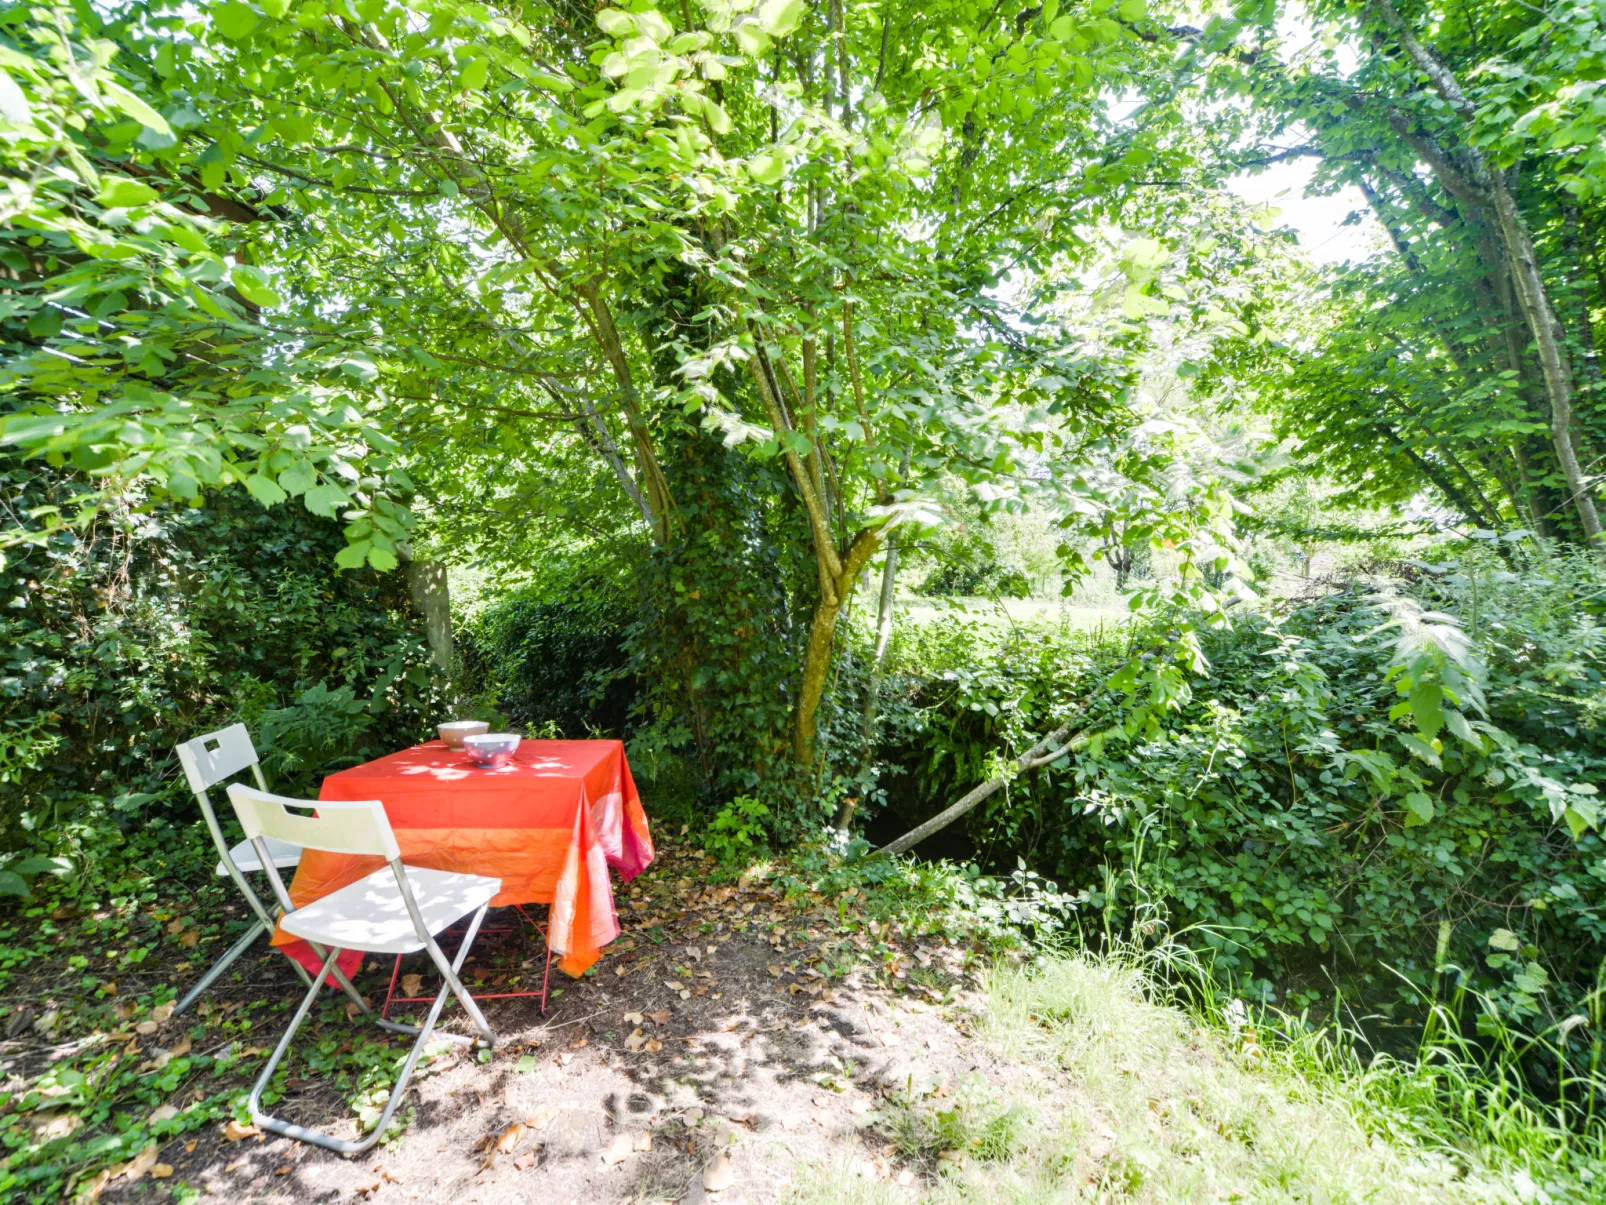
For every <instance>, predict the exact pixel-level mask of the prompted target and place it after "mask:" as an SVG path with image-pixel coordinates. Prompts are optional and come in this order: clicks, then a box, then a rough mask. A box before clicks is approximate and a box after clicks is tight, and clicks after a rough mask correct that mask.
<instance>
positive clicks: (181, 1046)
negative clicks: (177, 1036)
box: [166, 1038, 195, 1059]
mask: <svg viewBox="0 0 1606 1205" xmlns="http://www.w3.org/2000/svg"><path fill="white" fill-rule="evenodd" d="M194 1046H195V1043H194V1042H192V1041H190V1040H189V1039H188V1038H185V1039H184V1040H183V1041H182V1042H180V1043H178V1045H176V1046H169V1047H168V1048H167V1050H166V1054H167V1055H168V1057H169V1058H175V1059H176V1058H178V1057H179V1055H181V1054H188V1053H189V1052H190V1051H191V1050H192V1049H193V1048H194Z"/></svg>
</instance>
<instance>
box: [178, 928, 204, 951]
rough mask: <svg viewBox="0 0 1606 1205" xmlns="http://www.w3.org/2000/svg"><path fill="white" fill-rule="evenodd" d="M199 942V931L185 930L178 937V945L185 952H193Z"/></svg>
mask: <svg viewBox="0 0 1606 1205" xmlns="http://www.w3.org/2000/svg"><path fill="white" fill-rule="evenodd" d="M200 940H201V931H200V930H199V929H187V930H185V931H184V932H183V933H180V934H179V935H178V944H179V945H181V946H183V947H184V948H185V949H186V950H193V949H194V948H195V946H196V944H197V943H198V942H200Z"/></svg>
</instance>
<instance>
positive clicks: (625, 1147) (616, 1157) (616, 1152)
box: [602, 1134, 636, 1167]
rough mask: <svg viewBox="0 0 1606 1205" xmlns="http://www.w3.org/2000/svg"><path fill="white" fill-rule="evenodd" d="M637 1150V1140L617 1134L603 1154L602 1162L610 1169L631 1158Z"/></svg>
mask: <svg viewBox="0 0 1606 1205" xmlns="http://www.w3.org/2000/svg"><path fill="white" fill-rule="evenodd" d="M635 1149H636V1140H635V1139H634V1138H633V1137H632V1136H631V1135H630V1134H617V1135H615V1136H614V1140H613V1141H612V1142H610V1143H609V1144H608V1148H607V1149H606V1150H605V1151H603V1152H602V1161H603V1162H604V1163H606V1164H607V1165H608V1166H609V1167H612V1166H613V1165H614V1164H615V1163H622V1162H624V1161H625V1160H626V1159H628V1158H630V1156H631V1154H632V1153H633V1152H634V1151H635Z"/></svg>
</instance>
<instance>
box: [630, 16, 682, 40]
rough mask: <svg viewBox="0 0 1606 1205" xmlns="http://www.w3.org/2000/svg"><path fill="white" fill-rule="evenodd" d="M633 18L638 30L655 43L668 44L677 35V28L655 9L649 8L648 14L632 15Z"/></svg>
mask: <svg viewBox="0 0 1606 1205" xmlns="http://www.w3.org/2000/svg"><path fill="white" fill-rule="evenodd" d="M631 16H632V17H633V18H634V19H635V22H636V28H637V29H638V30H640V31H641V32H642V33H644V34H646V35H647V36H648V37H649V38H651V39H652V40H653V41H654V42H667V41H668V40H669V39H670V38H672V37H673V36H674V34H675V27H674V26H673V25H671V24H670V23H669V22H668V21H667V20H666V19H665V18H664V15H663V13H661V12H659V11H658V10H657V9H655V8H649V9H648V10H647V11H646V12H641V13H632V14H631Z"/></svg>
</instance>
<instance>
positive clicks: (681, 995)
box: [680, 990, 691, 1000]
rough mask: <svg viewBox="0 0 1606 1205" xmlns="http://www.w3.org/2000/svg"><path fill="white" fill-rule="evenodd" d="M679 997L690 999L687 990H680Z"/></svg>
mask: <svg viewBox="0 0 1606 1205" xmlns="http://www.w3.org/2000/svg"><path fill="white" fill-rule="evenodd" d="M680 998H681V999H682V1000H690V999H691V993H690V992H688V991H685V990H682V991H681V993H680Z"/></svg>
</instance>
